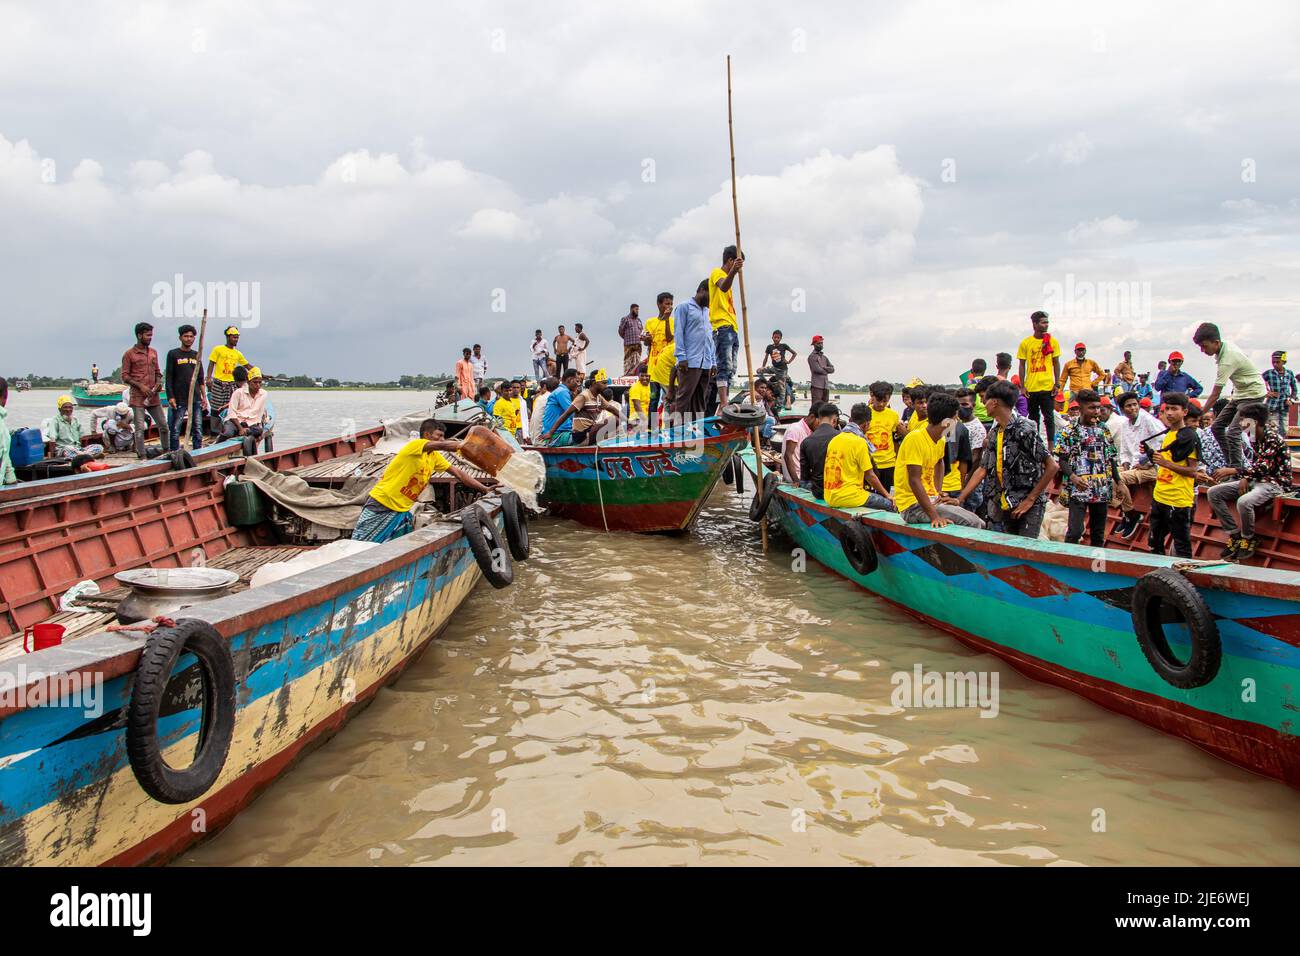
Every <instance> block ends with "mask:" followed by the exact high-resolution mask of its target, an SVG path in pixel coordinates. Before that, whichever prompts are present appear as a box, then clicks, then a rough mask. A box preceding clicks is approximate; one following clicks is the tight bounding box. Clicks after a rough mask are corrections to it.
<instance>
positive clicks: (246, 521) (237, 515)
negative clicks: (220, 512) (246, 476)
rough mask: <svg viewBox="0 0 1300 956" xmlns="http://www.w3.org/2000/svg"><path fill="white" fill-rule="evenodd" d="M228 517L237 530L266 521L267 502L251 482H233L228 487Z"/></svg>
mask: <svg viewBox="0 0 1300 956" xmlns="http://www.w3.org/2000/svg"><path fill="white" fill-rule="evenodd" d="M226 517H227V518H229V519H230V523H231V524H233V525H234V526H235V527H236V528H246V527H248V526H249V525H255V524H261V523H262V522H263V521H265V520H266V502H265V500H263V498H262V493H261V492H260V491H258V490H257V485H255V484H253V483H252V482H251V481H233V482H231V483H230V484H228V485H226Z"/></svg>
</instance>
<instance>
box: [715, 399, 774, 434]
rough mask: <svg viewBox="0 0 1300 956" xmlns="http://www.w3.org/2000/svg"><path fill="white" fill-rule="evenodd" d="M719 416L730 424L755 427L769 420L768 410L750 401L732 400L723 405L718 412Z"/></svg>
mask: <svg viewBox="0 0 1300 956" xmlns="http://www.w3.org/2000/svg"><path fill="white" fill-rule="evenodd" d="M718 417H719V418H721V419H722V420H723V421H724V422H726V423H727V424H728V425H738V426H739V427H741V428H755V427H757V426H759V425H762V424H763V423H764V422H765V421H767V412H765V411H764V410H763V409H761V408H759V407H758V406H756V405H751V404H750V403H749V402H732V403H731V404H730V405H724V406H723V408H722V410H721V411H719V412H718Z"/></svg>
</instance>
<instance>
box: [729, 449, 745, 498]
mask: <svg viewBox="0 0 1300 956" xmlns="http://www.w3.org/2000/svg"><path fill="white" fill-rule="evenodd" d="M731 473H732V475H733V476H734V477H735V479H736V494H738V495H743V494H744V493H745V466H744V464H743V463H742V462H741V460H740V459H739V458H737V457H736V456H735V455H732V456H731Z"/></svg>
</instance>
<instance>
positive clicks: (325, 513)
mask: <svg viewBox="0 0 1300 956" xmlns="http://www.w3.org/2000/svg"><path fill="white" fill-rule="evenodd" d="M242 480H244V481H249V482H252V483H253V484H254V485H256V486H257V488H258V490H259V491H261V492H262V493H263V494H264V495H266V496H267V497H268V498H270V499H271V500H272V501H274V502H275V503H276V504H278V505H281V506H283V507H285V508H288V509H289V510H290V511H292V512H293V513H294V514H296V515H298V516H299V517H302V518H306V519H307V520H309V521H314V522H316V523H317V524H319V525H323V526H325V527H326V528H338V529H339V530H346V531H351V530H352V529H353V528H355V527H356V526H357V517H358V516H359V515H360V514H361V506H362V505H364V504H365V503H366V498H368V497H369V495H370V489H371V487H372V486H373V485H374V483H375V481H376V480H377V479H375V478H361V477H353V478H349V479H348V480H347V481H346V482H344V484H343V487H342V488H339V489H334V488H313V487H312V486H311V485H309V484H307V482H305V481H303V480H302V479H301V478H299V477H298V476H297V475H294V474H289V473H287V472H280V471H272V470H271V469H270V468H267V467H266V465H264V464H262V463H261V462H260V461H258V460H257V459H256V458H245V459H244V473H243V476H242Z"/></svg>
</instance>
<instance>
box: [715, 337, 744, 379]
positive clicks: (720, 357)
mask: <svg viewBox="0 0 1300 956" xmlns="http://www.w3.org/2000/svg"><path fill="white" fill-rule="evenodd" d="M713 350H714V352H715V354H716V355H717V363H718V379H717V383H718V384H719V385H726V386H727V387H728V388H730V387H731V379H732V376H734V375H735V374H736V356H737V355H739V354H740V336H739V335H737V334H736V330H735V329H733V328H732V327H731V326H729V325H724V326H723V327H722V328H720V329H714V330H713Z"/></svg>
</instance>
